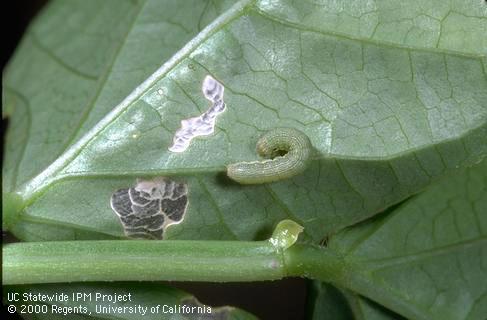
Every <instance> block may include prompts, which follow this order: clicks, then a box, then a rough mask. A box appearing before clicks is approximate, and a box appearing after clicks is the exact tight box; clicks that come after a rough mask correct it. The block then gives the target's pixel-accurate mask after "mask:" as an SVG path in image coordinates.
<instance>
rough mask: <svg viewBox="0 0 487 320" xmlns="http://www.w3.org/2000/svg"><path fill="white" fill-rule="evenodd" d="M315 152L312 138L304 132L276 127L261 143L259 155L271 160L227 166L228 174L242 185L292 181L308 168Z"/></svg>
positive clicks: (258, 150) (265, 135)
mask: <svg viewBox="0 0 487 320" xmlns="http://www.w3.org/2000/svg"><path fill="white" fill-rule="evenodd" d="M312 149H313V148H312V145H311V142H310V140H309V138H308V136H307V135H305V134H304V133H303V132H301V131H299V130H297V129H293V128H275V129H273V130H271V131H269V132H267V133H265V134H264V135H263V136H262V137H260V139H259V140H258V141H257V153H258V154H259V155H260V156H262V157H264V158H267V160H263V161H252V162H238V163H232V164H230V165H228V166H227V175H228V177H229V178H230V179H232V180H234V181H236V182H238V183H240V184H260V183H268V182H274V181H278V180H284V179H288V178H290V177H293V176H295V175H298V174H300V173H302V172H303V171H304V170H305V169H306V167H308V165H309V163H310V161H311V155H312Z"/></svg>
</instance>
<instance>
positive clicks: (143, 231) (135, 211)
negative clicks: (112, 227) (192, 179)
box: [110, 177, 188, 239]
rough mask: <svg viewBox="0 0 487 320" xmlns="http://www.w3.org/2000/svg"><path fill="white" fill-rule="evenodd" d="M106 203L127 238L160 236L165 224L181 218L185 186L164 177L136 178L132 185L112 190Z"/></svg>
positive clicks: (186, 193) (186, 189) (159, 237)
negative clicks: (115, 215) (117, 219)
mask: <svg viewBox="0 0 487 320" xmlns="http://www.w3.org/2000/svg"><path fill="white" fill-rule="evenodd" d="M110 205H111V207H112V209H113V211H114V212H115V213H116V214H117V216H118V217H119V218H120V222H121V223H122V226H123V228H124V231H125V234H126V235H127V236H128V237H131V238H142V239H162V237H163V233H164V229H165V228H166V227H168V226H169V225H172V224H177V223H180V222H181V221H183V219H184V214H185V212H186V208H187V206H188V187H187V185H186V184H185V183H182V182H176V181H173V180H170V179H168V178H164V177H157V178H154V179H152V180H142V179H137V183H136V185H135V186H134V187H131V188H128V189H119V190H117V191H115V192H114V193H113V195H112V197H111V199H110Z"/></svg>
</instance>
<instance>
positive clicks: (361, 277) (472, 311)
mask: <svg viewBox="0 0 487 320" xmlns="http://www.w3.org/2000/svg"><path fill="white" fill-rule="evenodd" d="M486 212H487V161H484V162H482V163H481V164H479V165H477V166H475V167H472V168H468V169H464V170H462V171H460V172H458V173H457V174H455V175H452V176H450V177H448V178H446V179H444V180H442V181H441V182H440V183H438V184H436V185H434V186H432V187H430V188H429V189H428V190H427V191H425V192H423V193H421V194H420V195H417V196H415V197H412V198H411V199H409V200H408V201H405V202H404V203H403V204H401V205H400V206H399V207H397V208H396V209H393V210H391V212H390V213H387V214H384V215H379V216H376V217H374V218H372V219H371V220H370V221H365V222H364V223H361V224H359V225H357V226H353V227H351V228H348V229H345V230H343V231H342V232H340V233H339V234H337V235H336V236H334V237H332V238H331V239H329V241H328V248H329V249H330V250H332V251H334V252H338V253H339V254H340V255H342V257H343V259H344V260H345V261H347V263H348V264H349V267H348V268H349V270H348V272H349V277H348V278H347V279H346V280H344V283H343V285H345V286H347V287H348V288H349V289H351V290H353V291H355V292H358V293H359V294H362V295H364V296H367V297H369V298H370V299H372V300H375V301H377V302H378V303H380V304H382V305H385V306H386V307H388V308H390V309H391V310H394V311H396V312H398V313H400V314H402V315H404V316H405V317H407V318H414V319H444V320H446V319H465V320H466V319H469V320H473V319H479V320H480V319H484V318H485V314H487V299H486V297H487V277H486V276H485V275H486V266H485V261H487V260H486V259H487V215H486V214H485V213H486Z"/></svg>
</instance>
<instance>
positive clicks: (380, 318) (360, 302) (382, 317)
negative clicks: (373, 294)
mask: <svg viewBox="0 0 487 320" xmlns="http://www.w3.org/2000/svg"><path fill="white" fill-rule="evenodd" d="M345 296H346V297H347V300H348V303H349V304H350V307H351V308H352V310H353V314H354V317H355V319H357V320H404V319H405V318H404V317H401V316H400V315H398V314H396V313H394V312H392V311H390V310H388V309H386V308H384V307H383V306H381V305H379V304H377V303H375V302H373V301H370V300H369V299H366V298H364V297H361V296H359V295H357V294H353V293H351V292H346V294H345Z"/></svg>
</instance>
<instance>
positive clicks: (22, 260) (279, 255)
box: [2, 221, 343, 285]
mask: <svg viewBox="0 0 487 320" xmlns="http://www.w3.org/2000/svg"><path fill="white" fill-rule="evenodd" d="M280 225H281V227H280V226H279V225H278V227H277V228H276V230H277V232H275V233H274V236H273V237H272V238H271V239H270V240H269V241H254V242H249V241H183V240H173V241H170V240H166V241H151V240H139V241H133V240H113V241H59V242H54V241H53V242H30V243H12V244H7V245H4V246H3V271H2V272H3V273H2V275H3V284H4V285H11V284H26V283H51V282H76V281H133V280H139V281H159V280H171V281H212V282H227V281H260V280H276V279H281V278H283V277H286V276H306V277H310V278H315V279H319V280H322V281H333V280H337V279H339V278H340V277H341V271H342V270H343V263H341V262H340V261H341V260H340V259H339V258H338V257H337V256H335V255H333V254H330V253H329V252H328V250H327V249H326V248H321V247H317V246H314V245H311V244H308V245H306V244H294V241H295V240H296V238H297V234H298V233H299V232H300V231H301V229H300V228H294V231H292V230H293V228H292V226H291V228H290V229H285V230H284V231H283V229H282V226H283V225H285V226H286V227H289V221H288V224H287V225H286V224H282V223H281V224H280ZM280 228H281V229H280ZM283 237H288V240H289V241H286V239H284V238H283Z"/></svg>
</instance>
